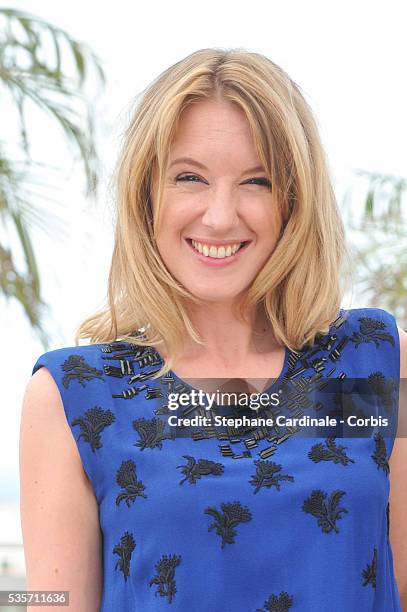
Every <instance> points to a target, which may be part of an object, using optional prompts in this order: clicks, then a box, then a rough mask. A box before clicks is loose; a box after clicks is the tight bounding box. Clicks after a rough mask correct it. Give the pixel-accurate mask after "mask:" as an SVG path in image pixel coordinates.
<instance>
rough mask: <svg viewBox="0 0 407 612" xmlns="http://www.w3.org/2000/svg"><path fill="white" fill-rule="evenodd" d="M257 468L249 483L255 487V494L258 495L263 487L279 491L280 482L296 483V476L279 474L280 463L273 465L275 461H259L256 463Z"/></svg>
mask: <svg viewBox="0 0 407 612" xmlns="http://www.w3.org/2000/svg"><path fill="white" fill-rule="evenodd" d="M254 464H255V466H256V473H255V474H254V475H253V476H252V478H251V480H249V483H250V484H251V485H253V486H254V487H256V488H255V490H254V491H253V493H257V492H258V491H259V490H260V488H261V487H266V488H267V489H270V487H273V486H274V487H276V489H277V491H279V490H280V482H279V481H280V480H289V481H291V482H294V476H289V475H288V474H277V472H279V471H280V470H281V465H280V464H279V463H273V461H261V460H260V459H258V460H257V461H255V462H254Z"/></svg>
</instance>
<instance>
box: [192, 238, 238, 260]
mask: <svg viewBox="0 0 407 612" xmlns="http://www.w3.org/2000/svg"><path fill="white" fill-rule="evenodd" d="M192 244H193V246H194V248H195V249H196V250H197V251H199V252H200V253H202V254H203V255H205V256H206V257H215V258H217V259H222V258H223V257H230V256H231V255H233V253H236V251H237V250H238V248H239V247H240V246H241V245H242V244H243V243H242V242H237V243H236V244H228V246H227V247H224V246H220V247H216V246H213V245H212V246H210V245H208V244H202V243H200V242H196V241H195V240H192Z"/></svg>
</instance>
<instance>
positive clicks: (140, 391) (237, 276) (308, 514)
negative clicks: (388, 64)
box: [21, 49, 407, 612]
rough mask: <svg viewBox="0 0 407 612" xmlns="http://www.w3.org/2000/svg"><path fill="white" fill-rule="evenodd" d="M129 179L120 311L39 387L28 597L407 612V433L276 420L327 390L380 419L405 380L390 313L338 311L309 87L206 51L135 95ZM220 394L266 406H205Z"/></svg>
mask: <svg viewBox="0 0 407 612" xmlns="http://www.w3.org/2000/svg"><path fill="white" fill-rule="evenodd" d="M115 177H116V184H117V224H116V231H115V245H114V251H113V256H112V263H111V270H110V276H109V287H108V301H107V304H106V307H105V308H104V310H103V311H101V312H98V313H96V314H95V315H93V316H92V317H90V318H88V319H87V320H85V321H84V322H83V323H82V324H81V326H80V328H79V330H78V333H77V336H76V338H75V343H76V344H75V346H69V347H63V348H59V349H57V350H54V351H49V352H46V353H45V354H43V355H41V356H40V357H39V358H38V360H37V362H36V363H35V365H34V368H33V376H32V378H31V380H30V382H29V384H28V388H27V390H26V394H25V399H24V404H23V411H22V423H21V512H22V524H23V535H24V544H25V554H26V562H27V588H29V589H47V590H68V591H69V593H70V607H71V609H73V610H76V611H79V610H80V611H82V610H83V611H85V610H86V612H90V611H93V610H102V611H103V612H107V611H109V612H110V611H112V610H120V611H121V612H125V611H130V610H138V611H141V612H148V611H150V610H154V611H157V610H173V611H182V612H201V611H202V612H203V611H205V612H206V611H207V610H213V611H216V612H219V611H221V610H228V611H229V610H230V611H233V612H256V611H257V612H260V611H264V610H268V611H277V610H278V611H279V612H284V611H288V610H290V611H291V610H292V611H296V610H298V611H300V612H314V611H320V612H325V611H328V610H329V611H330V612H344V611H346V612H359V611H360V610H363V611H364V612H368V611H372V612H373V610H374V611H383V612H395V611H400V610H402V608H401V597H404V602H405V605H407V553H406V551H407V531H406V528H405V526H404V525H405V524H404V517H405V513H406V511H407V503H406V491H405V485H404V483H405V477H406V473H407V468H406V465H407V451H406V448H405V445H404V444H403V442H404V440H397V443H395V442H396V441H395V429H394V427H393V428H392V429H391V430H390V431H391V432H392V433H391V435H388V436H386V435H385V433H383V431H384V430H383V429H381V430H380V431H378V430H377V429H376V428H373V429H371V435H369V436H353V437H349V438H347V439H345V440H344V439H341V437H338V436H335V435H329V436H328V435H325V436H323V435H319V436H315V437H313V438H312V437H309V436H306V435H303V433H304V430H305V428H306V425H303V426H299V427H296V426H295V425H294V426H293V425H292V424H287V425H286V426H284V424H283V425H281V426H275V425H276V422H277V416H280V417H284V418H286V417H287V423H290V421H289V419H288V417H290V416H291V417H293V418H294V416H295V417H297V418H298V419H300V418H301V415H304V416H314V417H315V415H316V414H318V410H320V409H321V406H320V405H317V404H316V403H314V402H313V401H312V398H313V397H314V391H315V388H316V385H317V384H318V385H320V388H322V387H323V385H321V382H327V381H328V380H334V379H336V380H341V381H343V380H350V379H358V380H363V381H367V383H368V389H369V390H370V393H373V392H374V393H376V396H378V397H379V396H380V397H379V409H380V410H382V409H383V410H382V413H381V414H386V412H385V411H384V408H383V405H382V403H381V402H382V400H383V397H382V396H381V395H380V393H379V390H378V388H379V385H378V383H379V382H380V383H381V384H382V387H383V385H384V384H385V383H386V382H387V383H389V387H388V388H389V389H391V390H393V391H394V386H393V387H392V386H391V385H390V383H391V381H392V380H393V381H394V380H398V379H399V378H400V376H401V377H403V376H406V352H407V348H406V345H407V334H406V333H405V332H403V331H402V330H401V329H400V328H398V327H397V325H396V321H395V319H394V317H393V316H392V315H391V314H390V313H388V312H387V311H385V310H382V309H379V308H361V309H348V310H346V309H343V308H341V299H342V294H343V286H341V284H340V279H341V273H342V263H343V256H344V253H345V246H344V230H343V225H342V221H341V217H340V214H339V211H338V207H337V204H336V202H335V197H334V193H333V190H332V187H331V182H330V176H329V171H328V166H327V161H326V159H325V156H324V152H323V149H322V146H321V141H320V137H319V134H318V129H317V126H316V122H315V119H314V117H313V114H312V111H311V110H310V108H309V106H308V104H307V103H306V101H305V100H304V97H303V95H302V94H301V91H300V89H299V87H298V86H297V85H296V84H295V83H294V82H293V80H292V79H291V78H290V77H289V76H288V75H287V74H286V73H285V72H284V71H283V70H282V69H281V68H279V67H278V66H277V65H276V64H274V63H273V62H272V61H270V60H269V59H268V58H266V57H263V56H262V55H259V54H256V53H249V52H247V51H245V50H241V49H232V50H222V49H203V50H199V51H197V52H195V53H192V54H191V55H190V56H188V57H186V58H185V59H183V60H181V61H179V62H178V63H177V64H175V65H174V66H171V67H170V68H169V69H168V70H166V71H165V72H164V73H163V74H161V75H160V76H159V77H158V78H157V79H156V80H155V81H154V82H153V83H152V84H151V85H150V86H149V87H148V88H147V90H146V91H145V92H144V93H143V96H142V97H141V98H140V100H139V101H138V103H137V107H136V109H135V111H134V114H133V117H132V118H131V122H130V124H129V126H128V129H127V131H126V133H125V137H124V141H123V145H122V149H121V153H120V157H119V160H118V164H117V172H116V173H115ZM80 339H88V340H89V344H87V345H83V346H79V340H80ZM219 379H220V380H221V381H222V383H221V388H222V389H226V388H230V385H231V384H232V382H233V383H234V384H238V386H239V388H240V389H242V388H243V389H246V391H250V394H247V395H250V398H253V397H255V396H256V393H255V392H257V399H258V397H260V393H262V394H265V395H266V396H268V397H269V398H270V402H269V404H268V405H266V406H264V405H262V406H261V407H260V408H259V406H258V405H257V406H256V409H253V406H251V405H246V406H242V405H240V403H239V404H237V403H236V404H235V405H234V406H233V405H232V406H225V404H224V402H223V401H218V402H216V401H215V402H210V400H209V398H210V392H213V393H215V390H216V389H217V390H218V392H219V386H218V387H217V385H216V383H217V382H218V381H219ZM225 381H226V384H224V383H225ZM227 381H229V383H228V382H227ZM191 382H192V384H191ZM222 385H223V386H222ZM369 385H370V386H369ZM386 388H387V387H386ZM199 390H201V391H202V392H205V393H207V395H201V396H198V391H199ZM396 391H397V389H396ZM193 392H195V396H193ZM182 393H184V394H185V395H184V396H182V395H181V394H182ZM390 395H391V394H390ZM213 397H214V396H213V395H212V398H213ZM240 398H241V395H239V402H240ZM197 399H198V400H202V399H203V400H204V401H203V402H202V401H196V400H197ZM387 400H389V394H387ZM358 401H359V398H358V397H356V398H355V397H353V402H354V403H355V406H353V409H354V411H355V414H356V415H357V414H359V415H360V411H361V410H362V406H361V404H358ZM397 403H398V402H397V397H396V394H395V393H393V396H392V397H390V404H389V402H387V404H386V410H387V416H389V417H390V419H389V420H390V422H391V423H392V424H393V426H394V425H396V426H397V414H398V413H397ZM331 407H332V406H331ZM358 411H359V412H358ZM209 415H210V418H209ZM254 415H255V416H256V417H258V419H259V421H258V423H259V424H258V425H256V424H254V425H253V424H252V421H250V423H249V425H246V424H245V423H246V422H245V421H244V419H243V416H245V417H249V416H251V417H253V416H254ZM237 416H239V418H240V417H242V418H241V423H243V424H240V423H238V421H237ZM174 417H175V420H174ZM205 417H206V419H207V420H205ZM215 417H216V418H219V417H222V418H219V421H217V422H216V424H215ZM223 417H225V418H223ZM260 417H270V418H269V421H268V422H267V423H266V425H261V424H260V423H261V421H260ZM273 417H274V420H273ZM193 418H195V421H194V420H193ZM188 419H190V421H188ZM229 419H231V422H232V425H231V424H230V420H229ZM234 419H235V420H236V425H237V426H234V425H233V423H234ZM270 422H271V423H272V425H270V426H269V424H268V423H270ZM293 422H294V421H293ZM390 456H391V457H390ZM390 466H391V476H390ZM390 482H391V495H392V497H390V503H389V492H390ZM393 556H394V568H393ZM45 609H46V608H44V610H45ZM405 609H407V608H405Z"/></svg>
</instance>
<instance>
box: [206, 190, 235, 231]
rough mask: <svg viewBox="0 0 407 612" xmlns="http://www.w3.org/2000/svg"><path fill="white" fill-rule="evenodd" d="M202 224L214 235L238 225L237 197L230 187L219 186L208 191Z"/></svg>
mask: <svg viewBox="0 0 407 612" xmlns="http://www.w3.org/2000/svg"><path fill="white" fill-rule="evenodd" d="M202 224H203V225H204V226H205V227H208V228H211V229H212V230H213V232H214V233H216V235H223V234H224V235H227V234H228V232H230V230H233V229H234V228H236V227H237V226H238V225H239V215H238V199H237V197H236V196H235V195H233V193H232V190H231V189H229V188H227V187H224V188H222V187H219V188H217V189H214V190H213V191H211V192H210V193H208V197H207V201H206V203H205V211H204V213H203V216H202Z"/></svg>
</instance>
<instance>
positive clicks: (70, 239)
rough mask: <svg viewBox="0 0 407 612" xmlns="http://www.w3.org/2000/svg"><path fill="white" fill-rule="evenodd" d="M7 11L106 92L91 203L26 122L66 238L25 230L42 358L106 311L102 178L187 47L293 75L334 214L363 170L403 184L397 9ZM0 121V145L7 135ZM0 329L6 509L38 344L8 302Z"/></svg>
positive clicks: (51, 141)
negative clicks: (312, 119)
mask: <svg viewBox="0 0 407 612" xmlns="http://www.w3.org/2000/svg"><path fill="white" fill-rule="evenodd" d="M8 6H9V7H12V8H18V9H21V10H26V11H29V12H30V13H32V14H35V15H37V16H39V17H42V18H44V19H46V20H47V21H49V22H51V23H53V24H54V25H56V26H59V27H61V28H63V29H64V30H67V31H68V32H69V33H70V35H71V36H73V37H74V38H76V39H78V40H81V41H83V42H86V43H87V44H89V45H90V46H91V47H92V48H93V50H94V51H95V52H96V53H97V55H98V56H99V58H100V59H101V61H102V62H103V65H104V69H105V71H106V73H107V79H108V83H107V87H106V89H105V91H104V92H103V93H102V94H100V93H98V92H96V90H93V91H90V95H91V96H92V97H93V98H94V99H93V109H94V115H95V120H96V122H97V134H98V143H99V149H100V150H99V153H100V156H101V162H102V182H101V190H100V195H99V199H98V201H96V202H91V201H89V200H86V199H85V198H84V195H83V179H82V175H81V172H80V167H79V166H77V165H73V164H72V158H71V156H70V154H69V151H68V150H67V147H66V143H65V141H64V140H63V139H62V138H61V135H60V133H59V132H58V130H57V129H56V128H54V127H53V126H52V124H50V122H49V121H48V120H46V119H45V118H44V117H43V116H41V114H40V113H38V112H35V111H34V110H33V109H32V110H31V111H30V115H29V129H30V133H31V137H32V142H33V149H32V155H33V158H34V159H36V160H41V161H42V162H44V163H48V164H52V166H53V168H54V169H53V170H45V171H43V172H42V173H41V178H42V179H44V180H47V181H48V182H51V183H52V188H50V189H48V190H45V189H40V188H38V192H36V193H37V195H36V196H35V198H34V200H35V202H36V205H37V206H38V207H39V208H40V209H42V210H44V212H46V211H51V212H52V213H53V214H56V215H57V216H58V218H59V219H60V221H59V223H58V227H59V228H60V229H62V230H63V234H61V233H60V230H58V227H57V226H54V227H53V228H52V230H51V232H50V234H48V235H47V234H44V233H40V232H37V231H35V232H34V237H35V249H36V253H37V257H38V261H39V265H40V270H41V271H42V277H43V297H44V299H45V300H46V301H47V303H48V304H49V305H50V314H49V318H48V320H47V329H48V330H49V333H50V348H58V347H60V346H64V345H65V346H72V345H73V344H74V339H73V334H74V331H75V328H76V327H77V326H78V325H79V323H80V321H81V320H83V319H84V318H85V317H86V316H87V315H89V314H91V313H92V312H94V311H95V310H96V309H98V308H100V307H101V305H102V304H103V301H104V298H105V295H106V287H107V275H108V271H109V264H110V256H111V250H112V244H113V241H112V230H113V227H112V219H113V202H112V197H111V194H110V192H109V187H108V182H109V177H110V173H111V171H112V168H113V164H114V161H115V157H116V154H117V151H118V145H119V138H120V134H121V131H122V130H123V129H124V126H125V124H126V117H127V114H128V112H129V109H131V104H132V101H133V100H134V98H135V96H136V95H137V94H138V93H139V92H140V91H142V90H143V89H144V88H145V87H146V86H147V85H148V84H149V83H150V82H151V81H152V80H153V79H154V78H156V76H158V74H160V73H161V72H162V71H163V70H165V69H166V68H168V67H169V66H170V65H172V64H173V63H175V62H176V61H178V60H180V59H181V58H183V57H185V56H186V55H188V54H189V53H191V52H192V51H195V50H197V49H200V48H204V47H225V48H229V47H243V48H245V49H246V50H248V51H255V52H259V53H262V54H264V55H266V56H268V57H269V58H270V59H272V60H273V61H274V62H276V63H277V64H279V65H280V66H281V67H282V68H284V70H285V71H286V72H288V74H289V75H290V76H291V78H293V79H294V81H295V82H296V83H297V84H298V85H299V86H300V87H301V89H302V91H303V93H304V95H305V97H306V99H307V101H308V102H309V104H310V105H311V107H312V109H313V110H314V113H315V115H316V117H317V121H318V126H319V129H320V133H321V137H322V141H323V144H324V147H325V150H326V152H327V157H328V161H329V164H330V169H331V174H332V179H333V183H334V188H335V192H336V195H337V199H338V202H339V203H340V205H341V206H343V204H342V199H343V197H344V194H345V193H346V191H347V190H348V189H349V188H350V187H351V186H352V185H355V171H356V170H358V169H363V170H370V171H377V172H382V173H386V174H393V175H397V176H405V175H406V165H405V163H406V155H405V145H406V142H407V119H406V113H405V109H406V108H407V99H406V98H407V95H406V79H405V74H406V53H405V43H404V44H403V41H405V17H406V14H405V12H406V9H405V3H404V2H402V1H399V2H396V1H394V0H393V1H392V0H390V1H389V2H387V3H386V4H384V3H382V2H375V1H373V2H372V1H369V2H367V1H365V0H359V1H358V2H351V1H349V0H345V1H341V2H338V1H337V0H332V1H331V2H329V3H327V2H322V1H319V0H318V1H317V0H308V1H307V2H305V3H304V2H296V1H293V0H284V2H282V1H280V2H274V1H272V0H268V1H264V2H263V1H259V0H252V1H251V2H241V1H240V0H237V1H234V2H233V3H232V2H228V1H224V2H219V0H218V1H216V2H214V1H213V0H205V2H202V3H193V4H192V3H190V2H184V1H177V0H176V1H173V2H164V1H162V2H161V1H160V2H157V1H154V0H152V1H151V2H149V3H147V2H143V3H140V2H138V3H136V2H125V1H123V0H116V2H115V3H113V4H112V3H100V2H83V0H82V1H81V2H79V1H78V0H70V2H65V3H60V2H59V3H55V2H51V1H50V0H41V1H39V0H21V1H18V0H14V1H13V2H9V3H8ZM4 116H5V115H4V114H3V113H2V119H0V125H1V131H2V132H1V133H2V135H1V136H0V138H3V137H5V136H7V137H11V135H12V134H11V125H8V122H6V123H5V122H4ZM57 168H60V170H59V171H57V170H56V169H57ZM50 198H52V200H53V201H52V200H50ZM344 214H345V210H344ZM16 256H17V255H16ZM352 300H353V301H352V302H351V303H350V302H348V303H347V304H345V307H359V306H361V305H363V304H360V303H358V296H356V295H354V296H353V297H352ZM0 320H1V322H2V339H3V347H2V348H3V350H2V351H1V356H0V371H1V373H2V385H1V387H2V409H1V412H0V484H1V487H0V503H1V502H2V501H10V500H12V501H17V500H18V469H19V468H18V438H19V419H20V410H21V402H22V397H23V393H24V390H25V387H26V385H27V383H28V380H29V378H30V375H31V370H32V367H33V365H34V363H35V361H36V359H37V358H38V357H39V356H40V354H41V353H43V352H44V348H43V346H42V345H41V344H40V342H39V340H38V338H37V337H36V336H35V334H34V333H33V332H32V330H31V329H30V326H29V324H28V322H27V320H26V317H25V315H24V313H23V311H22V309H21V307H20V306H19V305H18V304H17V303H13V302H10V303H5V302H4V301H1V302H0Z"/></svg>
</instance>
